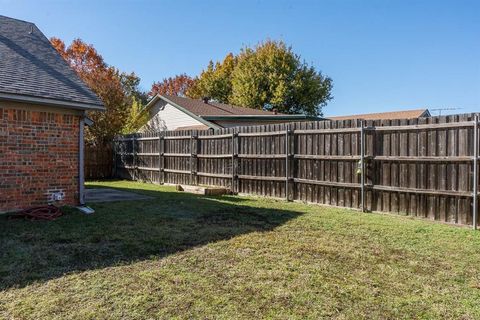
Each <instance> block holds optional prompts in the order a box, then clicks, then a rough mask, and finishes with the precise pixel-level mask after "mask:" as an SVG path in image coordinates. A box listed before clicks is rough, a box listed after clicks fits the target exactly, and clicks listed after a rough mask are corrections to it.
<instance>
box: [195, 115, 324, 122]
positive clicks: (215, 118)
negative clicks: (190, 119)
mask: <svg viewBox="0 0 480 320" xmlns="http://www.w3.org/2000/svg"><path fill="white" fill-rule="evenodd" d="M202 118H203V119H206V120H212V121H218V120H237V121H248V120H322V118H319V117H314V116H306V115H299V114H294V115H234V116H202Z"/></svg>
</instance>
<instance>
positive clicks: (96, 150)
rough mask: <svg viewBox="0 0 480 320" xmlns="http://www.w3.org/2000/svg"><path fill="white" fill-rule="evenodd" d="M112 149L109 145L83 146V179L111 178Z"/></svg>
mask: <svg viewBox="0 0 480 320" xmlns="http://www.w3.org/2000/svg"><path fill="white" fill-rule="evenodd" d="M113 173H114V170H113V149H112V146H111V145H105V146H89V145H86V146H85V179H87V180H98V179H108V178H113Z"/></svg>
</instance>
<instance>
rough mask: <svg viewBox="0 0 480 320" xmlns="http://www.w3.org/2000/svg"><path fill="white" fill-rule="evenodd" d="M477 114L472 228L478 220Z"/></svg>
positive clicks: (476, 120) (475, 227)
mask: <svg viewBox="0 0 480 320" xmlns="http://www.w3.org/2000/svg"><path fill="white" fill-rule="evenodd" d="M477 171H478V115H475V124H474V126H473V179H472V180H473V229H475V230H477V220H478V190H477V186H478V177H477V175H478V172H477Z"/></svg>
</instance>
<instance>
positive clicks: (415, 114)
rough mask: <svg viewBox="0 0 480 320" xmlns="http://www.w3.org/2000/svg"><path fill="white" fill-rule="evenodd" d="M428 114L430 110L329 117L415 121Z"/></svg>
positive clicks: (335, 118)
mask: <svg viewBox="0 0 480 320" xmlns="http://www.w3.org/2000/svg"><path fill="white" fill-rule="evenodd" d="M425 113H427V114H429V113H428V109H415V110H403V111H392V112H378V113H365V114H354V115H349V116H338V117H327V118H328V119H330V120H352V119H363V120H393V119H413V118H420V117H423V116H424V115H425Z"/></svg>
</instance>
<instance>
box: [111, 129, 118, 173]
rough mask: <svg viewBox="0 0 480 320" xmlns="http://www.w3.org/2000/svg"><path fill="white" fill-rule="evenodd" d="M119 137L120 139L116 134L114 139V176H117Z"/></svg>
mask: <svg viewBox="0 0 480 320" xmlns="http://www.w3.org/2000/svg"><path fill="white" fill-rule="evenodd" d="M117 139H118V136H115V137H114V138H113V141H112V158H113V168H112V178H116V177H117Z"/></svg>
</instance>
